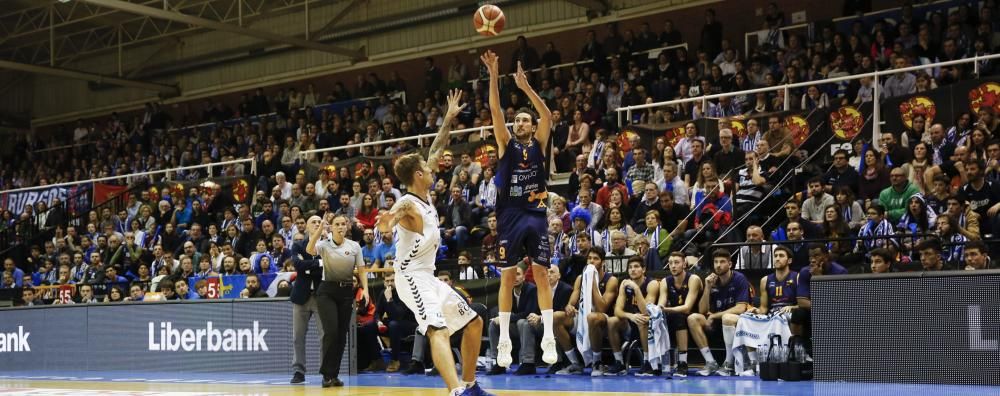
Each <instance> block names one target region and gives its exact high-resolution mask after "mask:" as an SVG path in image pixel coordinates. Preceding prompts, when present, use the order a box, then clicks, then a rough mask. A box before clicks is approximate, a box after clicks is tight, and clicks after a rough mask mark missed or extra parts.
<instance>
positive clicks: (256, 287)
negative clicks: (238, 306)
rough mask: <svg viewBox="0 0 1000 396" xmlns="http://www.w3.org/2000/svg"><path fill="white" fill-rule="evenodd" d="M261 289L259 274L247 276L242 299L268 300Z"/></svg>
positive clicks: (241, 294) (241, 292) (241, 293)
mask: <svg viewBox="0 0 1000 396" xmlns="http://www.w3.org/2000/svg"><path fill="white" fill-rule="evenodd" d="M161 285H162V282H161ZM260 287H261V285H260V277H259V276H257V274H247V276H246V287H245V288H244V289H243V290H242V291H240V298H266V297H267V293H265V292H264V291H263V290H261V289H260Z"/></svg>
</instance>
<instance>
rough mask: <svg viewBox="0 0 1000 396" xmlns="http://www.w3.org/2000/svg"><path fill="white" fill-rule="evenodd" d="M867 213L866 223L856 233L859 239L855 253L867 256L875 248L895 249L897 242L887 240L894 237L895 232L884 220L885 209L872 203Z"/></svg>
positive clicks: (886, 220)
mask: <svg viewBox="0 0 1000 396" xmlns="http://www.w3.org/2000/svg"><path fill="white" fill-rule="evenodd" d="M867 213H868V222H867V223H865V224H864V225H863V226H862V227H861V231H859V232H858V237H859V238H861V239H859V240H858V244H857V247H856V248H855V251H857V252H859V253H863V254H865V255H868V254H870V253H871V251H872V250H873V249H875V248H888V247H890V246H892V247H893V248H895V247H897V244H898V242H897V241H896V240H895V239H893V238H888V237H890V236H892V235H894V234H895V233H896V230H895V227H893V226H892V223H890V222H889V220H888V219H886V218H885V207H883V206H882V205H881V204H879V203H872V204H871V205H870V206H869V207H868V212H867Z"/></svg>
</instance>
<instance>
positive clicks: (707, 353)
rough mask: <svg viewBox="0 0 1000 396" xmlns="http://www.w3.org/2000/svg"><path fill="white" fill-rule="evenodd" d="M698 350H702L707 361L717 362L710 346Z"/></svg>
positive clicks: (702, 354)
mask: <svg viewBox="0 0 1000 396" xmlns="http://www.w3.org/2000/svg"><path fill="white" fill-rule="evenodd" d="M698 351H700V352H701V356H702V357H704V358H705V363H715V358H714V357H712V350H711V349H708V347H704V348H700V349H698Z"/></svg>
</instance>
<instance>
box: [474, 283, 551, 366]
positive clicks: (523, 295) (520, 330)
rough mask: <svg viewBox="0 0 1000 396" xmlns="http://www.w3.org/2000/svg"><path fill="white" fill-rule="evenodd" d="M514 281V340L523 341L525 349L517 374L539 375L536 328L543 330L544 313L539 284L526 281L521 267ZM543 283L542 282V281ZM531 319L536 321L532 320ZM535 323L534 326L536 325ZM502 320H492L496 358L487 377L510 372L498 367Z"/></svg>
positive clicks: (490, 332)
mask: <svg viewBox="0 0 1000 396" xmlns="http://www.w3.org/2000/svg"><path fill="white" fill-rule="evenodd" d="M516 271H517V273H516V277H515V278H514V289H513V296H514V300H513V301H514V304H513V307H514V310H513V311H511V326H510V334H511V337H514V338H516V339H519V340H520V341H521V342H520V345H521V348H520V356H519V360H520V362H521V364H520V366H519V367H518V369H517V371H515V372H514V375H534V374H535V349H536V348H537V346H538V343H537V342H536V341H535V340H537V338H536V334H535V332H534V330H533V329H532V327H538V328H539V330H541V313H540V312H541V311H539V309H538V297H537V294H538V293H536V291H535V285H533V284H531V283H527V282H525V281H524V270H523V269H522V268H521V267H520V266H518V267H517V269H516ZM540 281H541V280H540ZM529 317H531V318H532V319H531V320H529ZM532 322H534V323H532ZM499 323H500V322H499V318H494V319H493V320H492V321H490V330H489V334H490V349H489V353H488V354H487V356H488V357H490V358H492V359H494V362H493V367H492V368H490V370H489V371H488V372H487V375H497V374H503V373H504V372H506V368H504V367H501V366H500V365H498V364H496V361H495V359H496V354H497V352H496V348H497V347H496V345H497V343H498V342H499V337H500V327H499Z"/></svg>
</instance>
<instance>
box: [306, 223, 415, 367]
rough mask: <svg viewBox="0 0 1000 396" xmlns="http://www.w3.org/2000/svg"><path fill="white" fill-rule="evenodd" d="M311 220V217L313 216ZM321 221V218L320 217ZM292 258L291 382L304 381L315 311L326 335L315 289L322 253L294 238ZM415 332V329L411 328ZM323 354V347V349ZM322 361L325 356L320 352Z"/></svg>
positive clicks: (321, 272) (318, 325) (317, 282)
mask: <svg viewBox="0 0 1000 396" xmlns="http://www.w3.org/2000/svg"><path fill="white" fill-rule="evenodd" d="M310 220H312V219H310ZM317 221H318V220H317ZM292 260H293V263H294V265H295V282H294V283H292V294H291V295H290V296H289V297H288V299H289V300H290V301H291V302H292V347H293V350H294V357H293V358H292V370H293V371H294V372H295V374H293V375H292V380H291V383H293V384H301V383H303V382H305V380H306V378H305V373H306V333H307V332H308V331H309V320H310V319H311V318H312V317H313V315H316V330H317V331H318V334H319V339H321V340H322V339H323V326H322V325H321V324H320V322H319V310H318V309H317V308H316V298H315V297H314V296H315V294H316V290H318V289H319V285H320V283H321V282H322V281H323V268H322V267H321V266H320V263H319V256H313V255H311V254H309V253H306V241H305V240H304V239H302V240H298V241H295V243H294V244H293V245H292ZM411 332H412V330H411ZM320 353H321V354H322V349H321V350H320ZM319 360H320V361H323V357H322V356H320V359H319Z"/></svg>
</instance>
